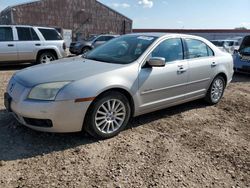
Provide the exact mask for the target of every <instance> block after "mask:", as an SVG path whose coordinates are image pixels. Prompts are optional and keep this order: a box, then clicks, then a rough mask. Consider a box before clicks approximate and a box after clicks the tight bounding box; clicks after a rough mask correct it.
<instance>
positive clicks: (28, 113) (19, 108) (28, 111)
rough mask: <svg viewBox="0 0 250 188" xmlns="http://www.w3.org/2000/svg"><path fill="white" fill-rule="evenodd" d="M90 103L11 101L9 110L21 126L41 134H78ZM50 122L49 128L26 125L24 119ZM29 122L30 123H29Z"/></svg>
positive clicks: (72, 101) (71, 101)
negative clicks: (41, 132)
mask: <svg viewBox="0 0 250 188" xmlns="http://www.w3.org/2000/svg"><path fill="white" fill-rule="evenodd" d="M89 105H90V102H83V103H75V101H74V100H70V101H49V102H46V101H41V102H40V101H34V100H24V101H19V102H16V101H14V100H13V101H11V103H10V108H11V111H12V113H13V115H14V116H15V118H16V119H17V120H18V121H19V122H20V123H21V124H23V125H25V126H27V127H29V128H31V129H34V130H37V131H43V132H57V133H66V132H79V131H81V130H82V126H83V121H84V117H85V114H86V112H87V109H88V107H89ZM29 118H30V119H37V120H46V121H47V120H50V121H51V122H52V126H51V127H46V126H37V125H31V124H28V122H27V121H26V119H29ZM29 122H30V121H29Z"/></svg>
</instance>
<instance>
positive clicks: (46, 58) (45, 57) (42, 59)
mask: <svg viewBox="0 0 250 188" xmlns="http://www.w3.org/2000/svg"><path fill="white" fill-rule="evenodd" d="M54 60H56V57H55V55H54V54H52V53H51V52H44V53H42V54H41V55H40V56H39V58H38V62H37V63H38V64H43V63H50V62H51V61H54Z"/></svg>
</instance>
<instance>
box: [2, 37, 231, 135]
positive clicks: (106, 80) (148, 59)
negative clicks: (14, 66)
mask: <svg viewBox="0 0 250 188" xmlns="http://www.w3.org/2000/svg"><path fill="white" fill-rule="evenodd" d="M232 76H233V59H232V57H231V55H229V54H227V53H224V52H222V51H220V50H219V49H218V48H217V47H215V46H214V45H213V44H212V43H210V42H209V41H207V40H206V39H203V38H200V37H196V36H190V35H181V34H162V33H141V34H129V35H124V36H121V37H118V38H116V39H113V40H111V41H109V42H108V43H106V44H104V45H103V46H100V47H98V48H96V49H95V50H93V51H91V52H90V53H89V54H87V55H86V56H85V57H80V56H79V57H76V58H69V59H63V60H58V61H55V63H50V64H44V65H38V66H34V67H30V68H27V69H24V70H22V71H19V72H17V73H16V74H14V75H13V77H12V78H11V80H10V82H9V84H8V88H7V91H6V93H5V106H6V108H7V109H8V110H9V111H10V112H12V113H13V114H14V116H15V117H16V118H17V120H18V121H19V122H21V123H22V124H23V125H25V126H27V127H30V128H32V129H35V130H38V131H47V132H77V131H81V130H86V131H87V132H88V133H90V134H91V135H93V136H94V137H97V138H110V137H113V136H115V135H117V134H118V133H119V132H120V131H122V130H123V129H124V128H125V127H126V126H127V124H128V122H129V119H130V118H131V117H135V116H139V115H141V114H145V113H149V112H152V111H156V110H160V109H164V108H167V107H170V106H174V105H177V104H181V103H185V102H188V101H192V100H196V99H200V98H204V99H205V100H206V101H207V102H208V103H209V104H217V103H218V102H219V101H220V100H221V98H222V96H223V92H224V89H225V87H226V86H227V84H228V83H230V81H231V80H232Z"/></svg>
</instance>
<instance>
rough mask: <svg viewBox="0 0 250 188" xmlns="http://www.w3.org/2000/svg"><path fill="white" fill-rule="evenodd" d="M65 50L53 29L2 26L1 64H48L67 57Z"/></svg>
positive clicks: (63, 44)
mask: <svg viewBox="0 0 250 188" xmlns="http://www.w3.org/2000/svg"><path fill="white" fill-rule="evenodd" d="M65 48H66V46H65V43H64V41H63V39H62V37H61V35H60V34H59V33H58V32H57V30H55V29H53V28H47V27H33V26H23V25H0V64H3V63H12V62H14V63H17V62H18V63H22V62H25V63H48V62H50V61H53V60H56V59H60V58H63V57H65V55H66V53H65Z"/></svg>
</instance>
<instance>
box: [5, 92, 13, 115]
mask: <svg viewBox="0 0 250 188" xmlns="http://www.w3.org/2000/svg"><path fill="white" fill-rule="evenodd" d="M11 101H12V98H11V96H10V95H9V94H8V93H4V106H5V108H6V110H7V111H8V112H11Z"/></svg>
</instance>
